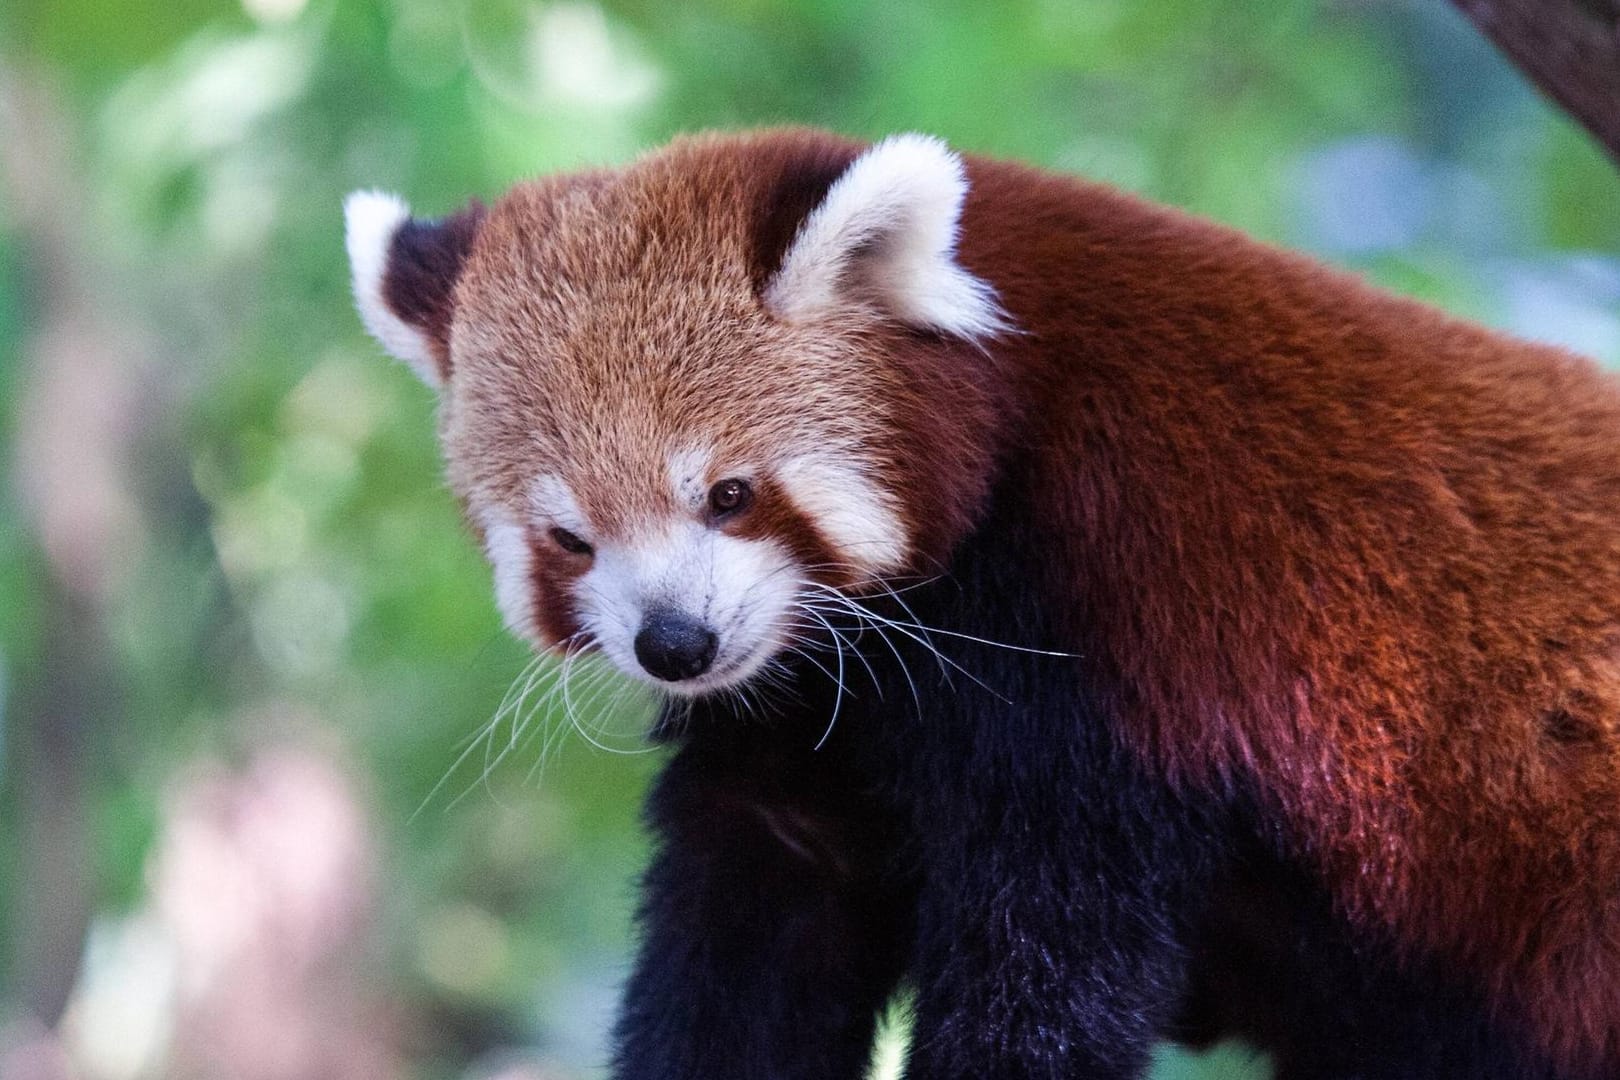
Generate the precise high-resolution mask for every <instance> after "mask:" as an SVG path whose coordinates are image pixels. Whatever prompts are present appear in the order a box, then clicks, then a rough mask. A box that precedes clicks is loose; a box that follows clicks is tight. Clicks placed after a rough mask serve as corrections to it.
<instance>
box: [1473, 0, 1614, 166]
mask: <svg viewBox="0 0 1620 1080" xmlns="http://www.w3.org/2000/svg"><path fill="white" fill-rule="evenodd" d="M1452 3H1454V4H1456V6H1457V7H1458V9H1460V10H1461V11H1462V13H1463V14H1464V15H1466V16H1468V18H1469V19H1471V20H1473V22H1474V25H1476V26H1478V27H1479V28H1480V30H1482V31H1483V32H1484V33H1485V36H1486V37H1488V38H1490V39H1491V41H1492V42H1494V43H1495V44H1496V47H1497V48H1499V49H1501V50H1502V52H1504V53H1506V54H1507V56H1508V59H1510V60H1512V61H1513V62H1514V63H1515V64H1517V65H1518V66H1519V68H1520V69H1521V70H1523V71H1524V73H1525V74H1526V75H1528V76H1530V79H1531V81H1532V82H1534V83H1535V84H1536V85H1537V86H1538V87H1540V88H1541V91H1542V93H1544V94H1546V95H1547V96H1548V97H1549V98H1551V99H1552V100H1553V101H1555V102H1557V103H1558V105H1559V106H1560V107H1562V108H1563V109H1564V111H1565V112H1567V113H1569V115H1570V116H1572V117H1574V118H1575V119H1576V120H1577V121H1579V122H1580V124H1581V125H1582V126H1583V127H1585V128H1586V130H1587V131H1589V132H1591V133H1592V135H1593V136H1594V137H1595V138H1596V139H1597V141H1598V142H1599V143H1601V144H1602V146H1603V147H1604V149H1606V150H1607V151H1608V153H1609V156H1610V157H1611V158H1613V159H1614V161H1615V163H1616V164H1617V165H1620V0H1452Z"/></svg>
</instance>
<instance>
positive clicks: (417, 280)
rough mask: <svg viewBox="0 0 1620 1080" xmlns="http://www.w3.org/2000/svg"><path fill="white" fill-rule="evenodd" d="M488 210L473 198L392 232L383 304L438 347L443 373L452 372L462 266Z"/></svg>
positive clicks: (435, 349)
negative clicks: (453, 324)
mask: <svg viewBox="0 0 1620 1080" xmlns="http://www.w3.org/2000/svg"><path fill="white" fill-rule="evenodd" d="M487 212H488V208H487V207H486V206H485V205H484V204H483V203H482V202H480V201H479V200H477V199H474V200H472V201H471V202H470V203H468V204H467V207H466V208H465V209H463V210H459V211H457V212H456V213H454V214H451V215H449V216H448V217H443V218H439V219H438V220H436V221H418V220H416V219H415V218H412V219H410V220H408V221H406V222H405V223H404V224H403V225H401V226H400V227H399V230H398V231H397V232H395V233H394V239H393V242H392V243H391V244H390V245H389V247H388V270H387V272H386V273H385V274H384V275H383V283H382V293H383V300H384V301H385V302H386V303H387V304H388V306H389V307H390V308H392V309H393V312H394V314H395V315H397V316H399V317H400V318H401V319H403V320H404V321H405V322H408V323H410V324H411V325H412V326H415V327H417V328H419V329H420V330H422V332H423V333H425V334H426V335H427V336H428V338H429V339H431V340H432V342H433V344H434V351H435V352H436V353H437V354H438V361H439V368H440V374H441V375H443V376H448V375H449V373H450V319H451V316H452V315H453V314H454V305H453V303H452V297H453V294H454V292H455V287H456V280H457V279H458V278H459V277H460V276H461V267H462V264H463V263H465V262H466V261H467V253H468V252H469V251H471V250H472V245H473V240H474V239H475V238H476V237H477V236H478V227H479V226H480V225H481V224H483V221H484V215H485V214H486V213H487Z"/></svg>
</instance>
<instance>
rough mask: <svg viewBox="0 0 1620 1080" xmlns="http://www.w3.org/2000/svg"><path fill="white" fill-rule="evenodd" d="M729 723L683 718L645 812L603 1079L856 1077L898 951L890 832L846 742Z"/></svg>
mask: <svg viewBox="0 0 1620 1080" xmlns="http://www.w3.org/2000/svg"><path fill="white" fill-rule="evenodd" d="M714 713H719V714H721V715H719V716H714V715H712V714H714ZM725 713H726V710H725V709H723V708H713V707H709V706H703V705H700V706H699V707H698V708H697V709H696V710H695V711H694V714H693V715H692V716H691V717H688V718H684V719H683V721H682V724H683V726H684V727H686V728H687V731H688V733H687V734H686V736H685V737H684V741H683V745H682V746H681V748H680V749H679V751H678V752H677V753H676V755H675V758H674V760H672V761H671V762H670V764H669V766H668V768H667V769H666V770H665V772H664V775H663V776H662V778H661V779H660V781H659V783H658V785H657V787H656V789H655V790H654V792H653V795H652V797H651V799H650V801H649V804H648V818H649V820H650V823H651V825H652V827H653V829H654V831H655V833H656V834H657V836H658V838H659V851H658V854H657V856H656V857H655V859H654V861H653V864H652V866H651V868H650V869H649V870H648V872H647V875H646V879H645V883H644V895H643V901H642V913H641V922H642V931H643V935H644V937H643V943H642V947H641V954H640V957H639V960H638V963H637V965H636V970H635V973H634V975H633V976H632V978H631V980H630V983H629V986H628V987H627V988H626V992H625V1001H624V1007H623V1011H622V1013H621V1016H620V1020H619V1025H618V1031H617V1044H618V1052H617V1061H618V1064H617V1069H616V1072H615V1075H616V1076H617V1077H619V1078H621V1080H642V1078H645V1080H857V1078H858V1077H862V1076H864V1075H865V1071H866V1067H867V1064H868V1061H869V1059H870V1056H871V1045H872V1038H873V1028H874V1024H875V1020H876V1017H877V1014H878V1012H879V1010H880V1009H881V1008H882V1006H883V1004H884V1002H885V1001H886V1000H887V998H888V997H889V995H890V993H891V992H892V990H893V988H894V984H895V981H896V980H897V978H898V977H899V974H900V969H901V966H902V963H903V959H904V951H905V948H906V943H907V941H908V940H909V934H908V932H907V927H906V925H905V919H906V918H907V917H908V916H909V912H910V909H911V898H910V896H908V895H904V893H903V884H901V883H897V882H895V881H894V880H892V879H891V877H890V876H889V873H888V869H887V867H888V863H889V862H890V861H891V860H890V851H891V849H892V840H891V837H890V835H889V831H888V829H887V827H886V826H885V825H884V823H883V819H882V816H881V815H880V814H879V813H878V812H877V810H876V808H875V807H874V805H873V801H872V799H871V797H870V794H869V793H868V792H865V791H864V790H862V788H861V786H860V785H859V784H858V783H857V782H856V780H855V779H854V776H853V774H852V772H851V770H850V768H849V766H848V762H847V757H846V755H845V754H844V747H843V745H842V744H840V743H833V744H829V745H828V746H826V747H824V748H823V750H822V752H820V753H816V752H813V751H812V750H811V747H812V746H813V745H814V742H815V737H814V736H813V735H811V736H808V737H806V735H805V731H804V729H802V728H799V727H796V726H794V725H793V724H792V723H791V722H789V721H787V720H786V719H784V718H777V723H776V724H775V725H774V726H773V727H769V728H767V727H765V726H762V722H761V720H759V719H757V718H740V717H736V716H730V715H724V714H725ZM820 715H822V716H824V715H825V714H824V713H823V714H820ZM820 723H821V724H823V725H824V724H825V721H824V720H822V721H820ZM817 730H818V731H819V730H820V729H819V728H818V729H817Z"/></svg>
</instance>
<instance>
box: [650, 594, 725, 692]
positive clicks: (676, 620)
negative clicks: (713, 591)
mask: <svg viewBox="0 0 1620 1080" xmlns="http://www.w3.org/2000/svg"><path fill="white" fill-rule="evenodd" d="M719 643H720V639H719V638H717V637H715V636H714V631H713V630H710V629H709V628H708V627H707V626H704V625H703V624H702V623H700V622H698V621H696V620H695V619H691V618H688V617H687V616H685V615H682V614H681V613H680V612H678V611H669V610H655V611H650V612H648V613H647V617H646V619H645V620H644V621H643V622H642V624H641V632H640V633H638V634H636V659H637V660H639V661H641V666H642V667H644V668H646V669H647V671H648V673H649V674H651V675H653V676H654V677H655V678H659V679H664V680H665V681H667V682H679V681H680V680H682V679H691V678H696V677H697V676H699V675H701V674H703V673H704V672H705V671H708V670H709V665H710V664H712V663H713V662H714V650H715V647H716V646H717V645H719Z"/></svg>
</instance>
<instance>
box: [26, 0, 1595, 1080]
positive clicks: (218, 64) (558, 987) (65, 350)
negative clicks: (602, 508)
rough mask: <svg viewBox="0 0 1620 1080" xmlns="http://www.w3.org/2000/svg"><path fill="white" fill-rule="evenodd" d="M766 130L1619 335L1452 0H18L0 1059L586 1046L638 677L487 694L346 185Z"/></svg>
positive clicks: (544, 1072)
mask: <svg viewBox="0 0 1620 1080" xmlns="http://www.w3.org/2000/svg"><path fill="white" fill-rule="evenodd" d="M780 121H799V122H808V123H815V124H823V125H828V126H832V127H836V128H839V129H842V130H844V131H847V132H851V133H854V134H858V135H868V136H875V135H879V134H882V133H886V132H891V131H896V130H904V129H921V130H926V131H931V132H936V133H938V134H940V135H943V136H945V137H946V138H947V139H949V140H950V141H951V142H952V143H954V144H955V145H956V146H958V147H961V148H965V149H971V150H975V151H982V152H987V153H994V154H1000V155H1010V156H1017V157H1022V158H1026V159H1030V160H1033V161H1036V162H1041V163H1044V164H1046V165H1049V166H1052V167H1054V168H1058V169H1064V170H1073V171H1077V172H1084V173H1087V174H1090V175H1091V176H1094V177H1098V178H1101V179H1105V180H1108V181H1111V182H1113V183H1115V184H1118V185H1121V186H1123V187H1126V188H1129V189H1132V190H1135V191H1139V192H1142V193H1144V194H1146V195H1149V196H1152V197H1154V198H1157V199H1161V200H1165V201H1168V202H1171V203H1175V204H1177V205H1180V206H1183V207H1187V208H1190V209H1192V210H1195V211H1198V212H1200V213H1204V214H1207V215H1211V216H1213V217H1215V218H1218V219H1220V220H1222V221H1225V222H1228V223H1231V224H1233V225H1236V226H1239V227H1241V228H1243V229H1246V230H1249V231H1250V232H1252V233H1255V234H1257V235H1259V236H1261V237H1263V238H1266V239H1268V240H1272V241H1276V242H1279V243H1284V244H1288V245H1292V246H1297V247H1302V248H1305V249H1307V250H1310V251H1313V252H1315V253H1317V254H1319V255H1321V256H1323V257H1325V258H1327V259H1329V260H1332V261H1334V262H1337V263H1340V264H1343V265H1346V266H1350V267H1353V268H1356V269H1358V270H1360V271H1362V272H1364V273H1366V274H1367V275H1369V276H1370V277H1372V278H1374V279H1376V280H1378V281H1380V282H1383V283H1385V284H1387V285H1389V286H1391V287H1393V288H1395V289H1398V290H1401V291H1403V292H1407V293H1411V294H1415V295H1418V296H1421V297H1424V298H1427V299H1429V300H1431V301H1433V302H1435V303H1438V304H1440V305H1442V306H1444V307H1446V308H1448V309H1450V310H1452V311H1454V312H1458V313H1461V314H1464V315H1467V316H1470V317H1474V318H1478V319H1481V320H1483V321H1485V322H1487V323H1490V324H1493V325H1496V326H1500V327H1504V328H1507V329H1510V330H1513V331H1516V332H1518V333H1521V334H1524V335H1528V336H1531V337H1535V338H1541V339H1545V340H1550V341H1556V342H1561V343H1563V344H1566V345H1569V346H1571V347H1573V348H1576V349H1578V350H1581V351H1584V352H1586V353H1588V354H1590V355H1593V356H1596V357H1598V358H1600V359H1602V360H1603V361H1605V362H1607V363H1611V364H1612V363H1616V362H1620V261H1617V260H1616V258H1615V257H1614V253H1615V252H1616V250H1617V243H1620V183H1617V181H1616V178H1615V173H1614V171H1613V168H1612V166H1611V164H1610V163H1609V162H1608V161H1607V160H1606V159H1604V158H1603V157H1602V156H1601V154H1600V153H1599V152H1598V151H1597V150H1596V149H1594V148H1593V146H1592V145H1590V144H1589V143H1588V142H1587V141H1586V140H1585V139H1584V138H1583V136H1582V135H1581V134H1580V133H1579V132H1578V131H1577V130H1575V129H1574V128H1573V127H1572V125H1571V124H1570V123H1568V122H1567V121H1565V120H1564V119H1563V118H1562V117H1561V116H1559V115H1557V114H1555V113H1554V112H1553V111H1552V110H1551V109H1550V108H1549V107H1547V106H1546V105H1544V104H1543V103H1542V102H1541V101H1540V100H1539V99H1538V98H1537V97H1536V96H1535V95H1534V94H1533V93H1532V92H1531V91H1530V90H1529V89H1528V88H1527V87H1526V85H1525V84H1524V83H1523V82H1522V80H1521V79H1520V78H1519V77H1518V75H1517V74H1516V73H1515V72H1514V71H1513V70H1511V69H1510V68H1509V67H1508V66H1507V65H1506V63H1505V62H1504V61H1503V60H1502V59H1501V58H1500V57H1499V56H1498V55H1497V54H1496V53H1495V52H1493V51H1492V49H1491V48H1490V47H1489V46H1488V45H1486V44H1485V43H1484V42H1483V41H1482V40H1481V39H1480V38H1478V37H1477V36H1476V34H1475V32H1474V31H1473V29H1472V28H1471V27H1469V26H1468V25H1467V24H1466V23H1464V22H1463V21H1462V20H1461V18H1460V17H1459V16H1458V15H1456V14H1455V13H1454V12H1453V11H1452V9H1451V8H1450V7H1449V6H1448V5H1447V4H1446V3H1445V2H1444V0H1244V2H1242V3H1238V2H1233V0H1227V2H1219V0H1156V2H1155V3H1152V4H1139V3H1128V2H1126V0H1039V2H1037V0H1021V2H1016V3H1013V2H1008V3H994V4H987V3H983V2H981V0H954V2H933V3H927V4H924V3H901V2H894V0H890V2H885V3H857V2H854V0H792V2H789V0H715V2H710V3H706V4H697V3H692V4H671V3H668V2H666V0H609V2H591V0H560V2H541V0H449V2H446V0H163V2H161V3H158V2H144V3H143V2H137V0H8V2H7V3H6V4H5V5H4V6H3V7H0V1076H3V1077H4V1078H5V1080H67V1078H75V1080H145V1078H157V1077H180V1078H192V1077H195V1078H214V1077H222V1078H244V1080H326V1078H332V1080H348V1078H361V1077H365V1078H384V1080H387V1078H402V1080H403V1078H463V1077H465V1078H495V1077H501V1078H505V1080H519V1078H523V1080H541V1078H546V1080H577V1078H587V1077H599V1076H601V1075H602V1072H601V1068H600V1064H601V1061H602V1058H603V1032H604V1030H605V1028H606V1026H607V1024H608V1022H609V1017H610V1015H611V1011H612V1007H613V1002H614V998H615V994H616V987H617V985H618V983H619V981H620V979H621V978H622V977H623V975H624V971H625V962H626V949H627V934H628V929H629V925H628V919H629V913H630V908H631V890H632V881H633V878H634V875H635V873H636V870H637V867H638V865H639V864H640V862H641V859H642V857H643V853H644V840H643V838H642V836H641V835H640V833H639V832H638V829H637V824H636V812H637V803H638V801H639V798H640V793H641V791H642V789H643V786H644V785H645V783H646V780H647V778H648V775H649V774H650V772H651V771H652V770H653V769H654V768H656V766H657V764H658V762H657V755H656V754H646V753H637V752H634V751H636V750H637V749H638V747H637V742H636V734H637V731H638V729H639V725H640V723H641V721H642V719H643V715H644V714H643V712H642V710H643V708H644V706H643V705H642V704H638V702H636V701H628V700H612V701H609V700H608V699H610V698H613V699H617V697H618V695H616V694H615V693H613V692H612V691H611V686H610V684H609V683H607V682H606V681H603V682H602V683H601V684H600V690H599V692H595V693H593V694H592V696H593V697H599V698H601V699H602V703H601V704H597V703H596V702H594V701H586V702H583V703H582V705H583V707H584V708H583V711H584V713H585V716H586V721H587V724H588V725H589V726H590V728H591V729H592V730H591V735H592V741H594V742H595V743H598V744H600V746H595V745H592V741H587V740H586V739H585V738H583V737H581V736H580V735H578V734H577V733H575V732H571V731H568V730H566V725H559V722H558V720H557V718H556V717H555V716H553V715H551V711H550V710H548V709H547V708H545V707H544V706H543V705H542V707H540V708H539V709H538V710H536V711H534V712H533V715H528V714H527V713H525V715H524V716H523V717H518V716H517V715H516V714H514V713H513V711H512V710H511V709H510V708H508V709H507V710H506V712H505V713H501V712H500V711H499V710H500V708H501V705H502V702H503V700H505V701H507V703H508V704H510V702H511V699H510V698H507V697H506V695H507V694H508V692H509V690H510V689H511V688H512V687H513V686H514V680H515V679H519V680H520V681H519V682H518V683H517V684H516V685H517V687H518V689H519V690H522V689H524V688H525V687H526V688H527V689H529V690H530V691H532V693H530V694H529V696H528V697H527V698H526V701H528V702H529V703H530V704H531V705H532V704H534V703H536V702H541V701H542V699H543V698H544V697H545V692H546V691H547V690H548V689H549V688H550V686H551V685H552V682H553V681H554V678H555V675H554V673H553V672H551V671H550V670H549V669H548V668H540V669H537V670H536V669H529V670H527V671H526V664H527V662H528V657H527V656H526V655H525V654H524V652H523V650H522V649H520V648H519V647H518V646H517V645H516V644H514V643H513V642H512V641H510V640H508V639H507V638H506V637H505V636H504V635H503V634H502V633H501V632H500V630H499V627H498V621H497V617H496V615H495V613H494V610H493V606H492V603H491V598H490V588H489V583H488V581H487V575H486V571H485V568H484V566H483V565H482V563H481V561H480V558H479V557H478V554H477V553H476V551H475V550H474V548H473V546H472V544H471V543H469V541H468V539H467V537H466V536H465V535H464V533H463V531H462V529H461V527H460V524H459V521H458V518H457V513H456V510H455V508H454V506H453V504H452V501H451V499H450V498H449V496H448V494H447V493H446V491H445V488H444V485H443V484H442V482H441V480H440V473H439V465H438V462H437V458H436V452H435V447H434V441H433V438H434V436H433V401H432V399H431V396H430V394H429V393H428V392H427V391H426V390H425V389H424V388H422V387H421V386H420V385H418V383H417V382H416V381H415V379H414V378H413V377H412V376H411V375H410V374H409V372H407V371H406V370H405V369H404V368H403V367H402V366H399V365H396V364H393V363H391V362H388V361H387V360H385V358H384V357H383V356H382V355H381V353H380V350H379V349H378V348H377V347H376V346H374V345H373V344H372V343H371V342H370V341H369V340H367V339H366V338H365V337H364V336H363V335H362V333H361V330H360V327H359V324H358V322H357V320H356V318H355V317H354V315H353V314H352V312H351V309H350V306H349V298H348V280H347V268H346V265H345V260H344V254H343V250H342V238H341V213H340V208H339V204H340V200H341V197H342V195H343V194H344V193H345V192H347V191H349V190H350V189H352V188H356V187H361V186H374V185H375V186H381V187H384V188H388V189H392V190H397V191H400V192H403V193H405V194H406V195H407V196H408V197H409V198H410V199H411V201H412V202H413V204H414V205H415V206H417V207H418V208H419V209H420V210H421V211H424V212H427V213H437V212H442V211H446V210H449V209H452V208H454V207H455V206H457V205H458V204H459V203H460V202H461V201H462V200H464V199H465V198H466V197H467V196H469V195H481V196H484V197H486V198H487V197H489V196H492V195H495V194H496V193H498V192H500V191H501V190H502V189H503V188H504V187H505V186H506V185H508V184H510V183H511V182H513V181H514V180H517V179H519V178H522V177H526V176H529V175H532V174H535V173H541V172H546V171H550V170H557V169H568V168H574V167H578V166H582V165H587V164H598V163H613V162H620V161H623V160H625V159H627V158H628V157H630V156H632V155H634V154H635V153H637V152H638V151H639V150H641V149H643V148H646V147H649V146H652V145H655V144H657V143H659V142H661V141H663V140H664V139H666V138H667V137H669V136H670V135H671V134H673V133H675V132H678V131H682V130H688V129H692V128H701V127H714V126H728V127H729V126H738V125H749V124H760V123H773V122H780ZM492 718H493V719H494V721H495V723H494V724H493V725H492V723H491V721H492ZM517 719H522V721H523V722H522V723H521V724H516V725H515V724H514V721H515V720H517ZM615 751H624V752H615ZM542 766H543V768H542ZM1325 1037H1327V1036H1326V1035H1325ZM893 1053H894V1049H893V1046H892V1040H891V1045H889V1046H888V1047H887V1048H886V1049H885V1050H884V1054H885V1055H888V1059H889V1060H891V1061H892V1057H893ZM881 1067H882V1066H880V1068H881ZM889 1067H891V1068H892V1066H889ZM1160 1075H1161V1076H1162V1077H1172V1076H1176V1077H1184V1078H1190V1077H1193V1076H1198V1077H1204V1078H1211V1077H1217V1076H1226V1077H1255V1076H1263V1075H1264V1070H1263V1065H1261V1064H1258V1063H1250V1062H1248V1061H1247V1059H1246V1055H1244V1054H1242V1053H1241V1052H1238V1051H1233V1052H1227V1053H1219V1054H1217V1055H1215V1056H1214V1057H1213V1058H1210V1059H1208V1060H1204V1061H1195V1060H1193V1059H1191V1058H1188V1057H1185V1056H1177V1055H1167V1056H1166V1059H1165V1061H1164V1063H1163V1065H1162V1067H1161V1070H1160Z"/></svg>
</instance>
